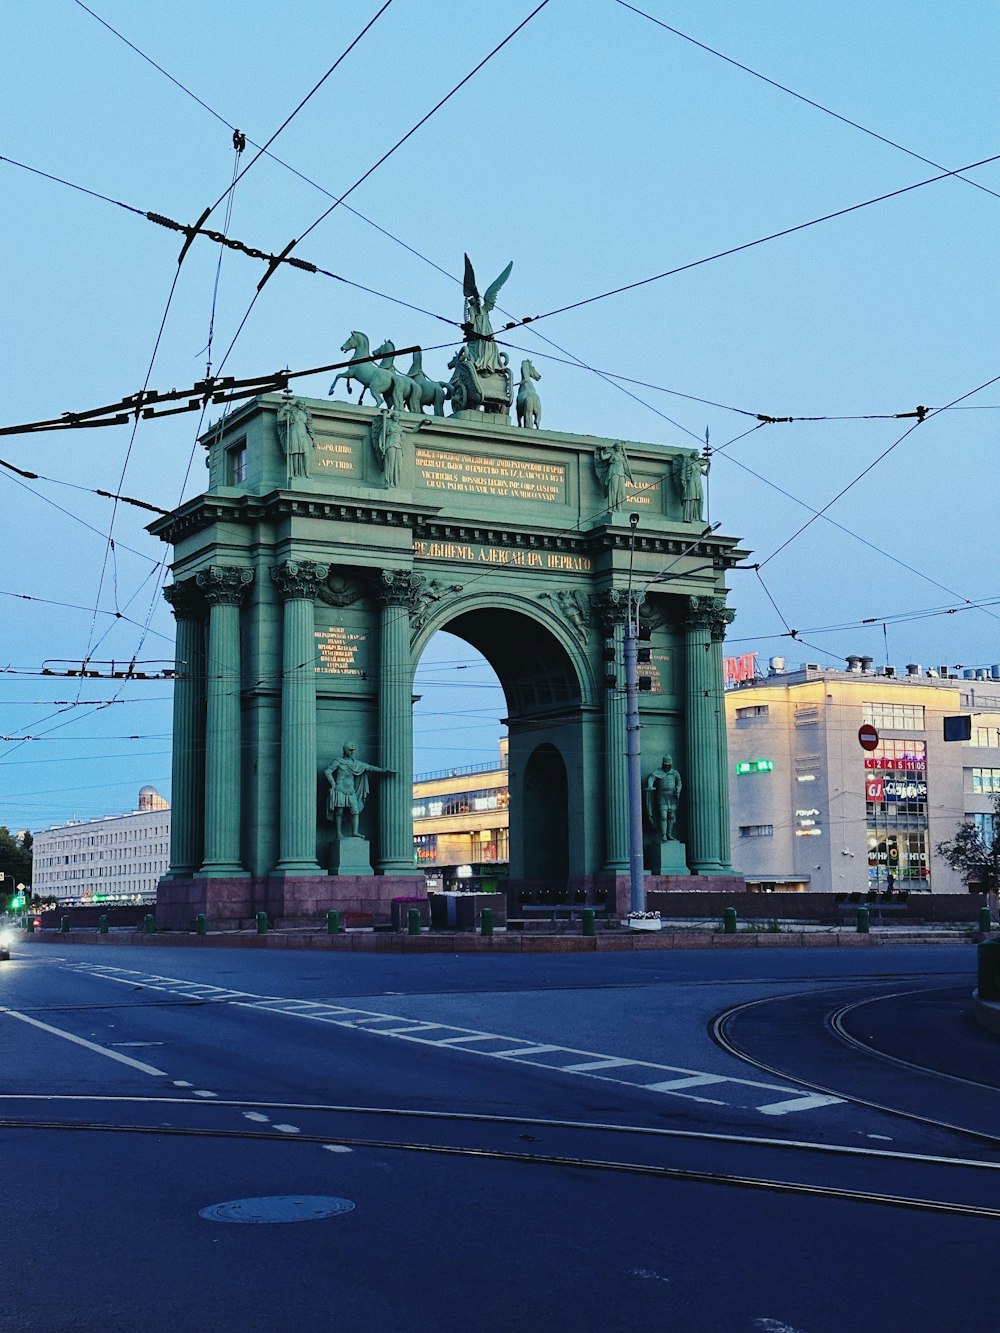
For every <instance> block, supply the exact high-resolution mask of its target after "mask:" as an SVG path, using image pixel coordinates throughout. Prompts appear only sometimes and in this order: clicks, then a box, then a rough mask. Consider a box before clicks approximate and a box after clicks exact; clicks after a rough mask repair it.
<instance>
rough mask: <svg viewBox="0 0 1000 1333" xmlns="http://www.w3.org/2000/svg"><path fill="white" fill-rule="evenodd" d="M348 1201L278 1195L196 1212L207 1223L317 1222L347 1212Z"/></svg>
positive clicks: (318, 1196)
mask: <svg viewBox="0 0 1000 1333" xmlns="http://www.w3.org/2000/svg"><path fill="white" fill-rule="evenodd" d="M353 1208H354V1204H353V1203H352V1202H351V1201H350V1199H336V1198H334V1197H332V1196H331V1195H327V1194H279V1195H275V1196H274V1197H272V1198H264V1199H230V1200H229V1202H228V1203H213V1204H210V1205H209V1207H208V1208H202V1209H200V1210H199V1212H198V1216H199V1217H204V1218H205V1220H206V1221H208V1222H253V1223H258V1224H261V1223H267V1222H317V1221H319V1219H320V1218H322V1217H339V1216H340V1214H341V1213H349V1212H351V1211H352V1210H353Z"/></svg>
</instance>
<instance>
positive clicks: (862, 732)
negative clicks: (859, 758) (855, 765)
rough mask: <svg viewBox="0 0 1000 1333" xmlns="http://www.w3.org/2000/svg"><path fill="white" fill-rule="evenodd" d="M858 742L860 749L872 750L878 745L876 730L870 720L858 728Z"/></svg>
mask: <svg viewBox="0 0 1000 1333" xmlns="http://www.w3.org/2000/svg"><path fill="white" fill-rule="evenodd" d="M858 742H859V744H860V746H861V748H862V750H874V749H875V748H876V746H877V745H878V732H877V731H876V730H875V728H874V727H873V726H872V724H871V723H870V722H866V723H865V724H864V726H863V727H860V728H859V730H858Z"/></svg>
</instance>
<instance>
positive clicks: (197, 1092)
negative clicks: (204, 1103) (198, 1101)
mask: <svg viewBox="0 0 1000 1333" xmlns="http://www.w3.org/2000/svg"><path fill="white" fill-rule="evenodd" d="M194 1095H195V1096H196V1097H218V1095H219V1094H218V1093H217V1092H206V1091H205V1089H204V1088H196V1089H195V1093H194Z"/></svg>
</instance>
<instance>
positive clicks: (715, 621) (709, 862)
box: [684, 597, 734, 875]
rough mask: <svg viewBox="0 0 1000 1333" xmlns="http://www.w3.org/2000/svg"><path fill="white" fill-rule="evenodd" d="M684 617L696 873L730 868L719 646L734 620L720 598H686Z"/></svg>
mask: <svg viewBox="0 0 1000 1333" xmlns="http://www.w3.org/2000/svg"><path fill="white" fill-rule="evenodd" d="M687 602H688V606H687V612H686V614H685V617H684V624H685V631H686V632H685V639H684V659H685V667H686V679H687V709H686V713H687V728H686V731H687V751H686V758H687V773H686V774H685V775H684V779H685V785H686V787H687V798H688V799H687V816H688V818H687V826H688V839H687V842H688V865H689V866H690V867H691V869H692V870H694V871H696V872H697V873H698V874H702V875H705V874H708V875H712V874H714V875H718V874H722V873H723V872H725V871H726V870H728V868H729V865H728V861H729V857H728V854H727V852H726V842H728V838H726V839H725V840H723V838H722V836H721V829H722V820H723V818H725V820H726V821H727V824H728V819H729V790H728V785H727V784H728V775H727V773H726V769H725V764H726V750H725V746H724V745H721V747H720V730H719V728H720V715H721V717H722V722H721V725H722V726H723V727H724V726H725V714H724V709H725V705H724V703H723V699H722V652H721V643H722V639H723V637H724V635H725V627H726V625H728V624H729V623H730V622H731V621H732V620H733V618H734V612H732V611H730V610H728V609H727V607H726V606H725V604H724V602H723V601H722V599H721V598H719V597H689V598H688V599H687Z"/></svg>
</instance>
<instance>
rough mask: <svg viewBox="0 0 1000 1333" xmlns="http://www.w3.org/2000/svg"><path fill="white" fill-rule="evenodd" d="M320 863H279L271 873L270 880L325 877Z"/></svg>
mask: <svg viewBox="0 0 1000 1333" xmlns="http://www.w3.org/2000/svg"><path fill="white" fill-rule="evenodd" d="M325 874H326V871H325V870H324V869H323V867H322V866H321V865H320V864H319V862H318V861H279V862H278V864H277V865H276V866H275V867H274V869H273V870H272V871H271V874H270V876H269V878H270V879H288V878H289V877H290V876H292V877H298V876H299V875H325Z"/></svg>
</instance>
